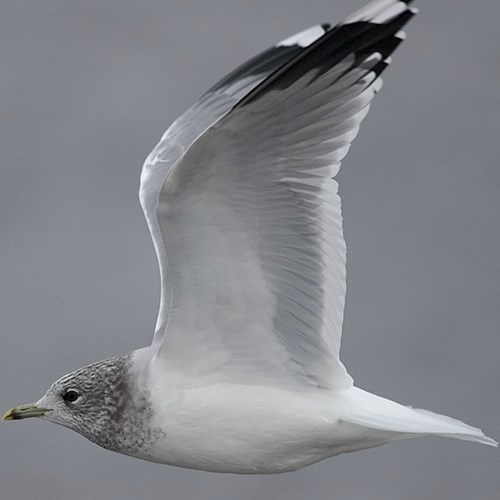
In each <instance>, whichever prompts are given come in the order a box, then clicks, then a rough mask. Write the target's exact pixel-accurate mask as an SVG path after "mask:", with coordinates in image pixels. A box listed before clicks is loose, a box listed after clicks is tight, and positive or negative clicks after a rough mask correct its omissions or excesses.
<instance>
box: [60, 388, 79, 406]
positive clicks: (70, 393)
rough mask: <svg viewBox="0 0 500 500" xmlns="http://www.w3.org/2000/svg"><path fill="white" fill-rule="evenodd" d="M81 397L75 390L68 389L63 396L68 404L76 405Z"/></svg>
mask: <svg viewBox="0 0 500 500" xmlns="http://www.w3.org/2000/svg"><path fill="white" fill-rule="evenodd" d="M79 397H80V394H79V393H78V392H77V391H75V390H74V389H68V390H67V391H66V392H65V393H64V394H63V399H64V401H66V403H74V402H75V401H76V400H77V399H78V398H79Z"/></svg>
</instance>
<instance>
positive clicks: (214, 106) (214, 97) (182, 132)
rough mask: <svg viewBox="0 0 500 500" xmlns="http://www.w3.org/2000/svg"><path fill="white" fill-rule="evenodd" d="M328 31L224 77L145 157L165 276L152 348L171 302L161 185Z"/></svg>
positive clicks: (147, 210) (296, 40)
mask: <svg viewBox="0 0 500 500" xmlns="http://www.w3.org/2000/svg"><path fill="white" fill-rule="evenodd" d="M328 27H329V26H328V25H323V26H313V27H312V28H309V29H307V30H305V31H302V32H301V33H298V34H296V35H294V36H293V37H290V38H287V39H286V40H283V41H281V42H279V43H277V44H276V45H274V46H273V47H271V48H269V49H268V50H266V51H264V52H262V53H261V54H259V55H258V56H256V57H254V58H252V59H250V60H249V61H247V62H246V63H244V64H243V65H242V66H240V67H239V68H237V69H236V70H235V71H233V72H232V73H230V74H229V75H227V76H226V77H224V78H223V79H222V80H220V81H219V82H218V83H217V84H216V85H214V86H213V87H212V88H211V89H210V90H208V91H207V92H206V93H205V94H204V95H203V96H202V97H201V98H200V100H199V101H198V102H196V103H195V104H194V105H193V106H192V107H191V108H189V109H188V110H187V111H186V112H185V113H184V114H183V115H181V116H180V117H179V118H178V119H177V120H176V121H175V122H174V123H173V124H172V125H171V126H170V127H169V128H168V130H167V131H166V132H165V134H164V135H163V137H162V138H161V140H160V142H159V143H158V144H157V145H156V147H155V148H154V149H153V151H151V153H150V154H149V156H148V158H147V159H146V161H145V163H144V166H143V169H142V173H141V186H140V189H139V198H140V201H141V205H142V208H143V210H144V215H145V217H146V221H147V223H148V226H149V230H150V232H151V236H152V239H153V244H154V246H155V250H156V255H157V258H158V263H159V266H160V278H161V299H160V310H159V313H158V319H157V321H156V327H155V336H154V339H153V344H158V343H159V342H161V339H162V338H163V334H164V332H165V327H166V320H167V316H168V307H169V303H170V286H169V272H168V265H167V256H166V253H165V247H164V243H163V239H162V236H161V234H160V230H159V227H158V219H157V215H156V208H157V206H158V200H159V197H160V190H161V186H162V185H163V181H164V179H165V177H166V175H167V173H168V172H169V170H170V168H172V166H173V165H174V164H175V162H176V161H177V160H178V159H179V157H180V156H181V155H182V154H183V153H184V152H185V151H186V150H187V149H188V148H189V146H190V145H191V144H192V142H193V141H194V140H195V139H196V138H197V137H198V136H199V135H200V134H201V133H202V132H204V131H205V130H206V129H207V128H208V127H209V126H210V125H212V124H213V123H214V122H215V121H217V120H218V119H219V118H221V117H222V116H224V115H225V114H226V113H227V112H229V111H230V110H231V108H232V107H233V106H234V105H235V104H236V103H237V102H238V101H240V99H241V98H242V97H243V96H245V95H246V94H248V92H250V91H251V90H252V89H253V88H255V87H256V86H258V85H259V84H260V83H261V82H262V81H263V80H265V79H266V77H268V76H269V75H270V74H272V73H273V72H274V71H276V70H277V69H278V68H280V67H281V66H282V65H283V64H285V63H287V62H288V61H289V60H290V59H292V58H293V57H295V56H297V54H299V53H300V52H302V51H303V50H304V49H305V48H306V47H307V46H308V45H310V44H311V43H313V42H314V41H315V40H317V39H318V38H319V37H321V36H322V35H324V34H325V32H326V30H327V29H328Z"/></svg>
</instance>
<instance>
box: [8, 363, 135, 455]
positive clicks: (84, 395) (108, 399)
mask: <svg viewBox="0 0 500 500" xmlns="http://www.w3.org/2000/svg"><path fill="white" fill-rule="evenodd" d="M128 359H129V356H119V357H114V358H109V359H106V360H103V361H99V362H97V363H92V364H90V365H88V366H85V367H84V368H80V369H79V370H75V371H74V372H71V373H69V374H67V375H64V376H63V377H61V378H60V379H59V380H57V381H56V382H54V383H53V384H52V386H51V387H50V388H49V390H48V391H47V392H46V393H45V395H44V396H43V397H42V398H41V399H40V400H38V401H37V402H36V403H34V404H24V405H20V406H15V407H14V408H12V409H11V410H9V411H8V412H6V413H5V415H4V416H3V419H4V420H21V419H25V418H30V417H40V418H42V419H44V420H48V421H50V422H54V423H56V424H59V425H63V426H64V427H68V428H69V429H71V430H74V431H76V432H78V433H80V434H82V435H83V436H85V437H86V438H87V439H90V440H91V441H93V442H95V443H97V444H99V445H101V446H104V447H106V448H110V447H111V446H109V444H110V443H107V441H106V435H107V434H108V433H109V431H110V429H111V428H113V429H114V428H115V427H116V426H117V423H119V422H120V420H121V417H122V414H123V412H124V409H125V407H126V406H127V403H128V394H129V392H128V384H127V380H128V376H127V375H128V364H129V363H128Z"/></svg>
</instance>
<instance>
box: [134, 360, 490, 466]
mask: <svg viewBox="0 0 500 500" xmlns="http://www.w3.org/2000/svg"><path fill="white" fill-rule="evenodd" d="M153 366H154V363H153ZM149 369H151V365H149V368H147V370H148V371H149ZM153 372H154V370H153ZM150 375H154V373H150ZM169 378H170V380H175V376H174V374H172V377H166V376H160V377H159V376H158V374H156V376H152V377H147V379H145V386H144V388H143V389H144V390H145V391H147V392H148V396H149V397H150V398H151V402H152V409H153V413H154V417H153V421H152V422H151V423H152V426H153V428H154V429H155V431H156V432H155V434H156V435H160V436H161V437H159V438H158V439H156V440H155V441H154V443H153V446H152V447H151V449H148V450H147V451H146V450H144V453H141V454H140V455H139V456H138V458H142V459H145V460H149V461H153V462H159V463H164V464H169V465H176V466H179V467H186V468H192V469H202V470H206V471H213V472H232V473H240V474H252V473H260V474H262V473H277V472H286V471H292V470H296V469H299V468H301V467H305V466H307V465H310V464H312V463H315V462H318V461H320V460H323V459H325V458H328V457H332V456H335V455H338V454H340V453H347V452H352V451H357V450H361V449H365V448H372V447H374V446H379V445H381V444H384V443H388V442H390V441H396V440H401V439H408V438H411V437H417V436H422V435H430V434H435V435H441V436H445V437H454V438H458V439H466V440H472V441H478V442H482V443H484V444H490V445H494V444H495V442H494V441H493V440H491V439H489V438H486V437H485V436H484V435H483V433H482V432H481V431H480V430H479V429H475V428H473V427H470V426H468V425H467V424H464V423H462V422H460V421H458V420H454V419H451V418H450V417H445V416H442V415H437V414H433V413H431V412H427V411H424V410H414V409H411V408H408V407H405V406H402V405H399V404H398V403H395V402H392V401H389V400H387V399H384V398H381V397H378V396H375V395H373V394H370V393H367V392H365V391H363V390H361V389H358V388H356V387H351V388H350V389H348V390H343V391H336V392H334V391H330V390H326V389H318V388H306V387H300V386H297V387H296V388H286V389H285V388H283V389H282V388H276V387H268V386H257V385H241V384H229V383H223V384H212V385H208V386H205V387H193V388H189V389H186V388H184V389H179V388H175V387H173V386H171V385H166V384H161V385H159V384H158V383H157V382H156V383H154V384H151V383H150V381H151V380H155V381H158V380H163V381H165V380H169ZM146 380H149V381H146ZM158 431H160V432H158Z"/></svg>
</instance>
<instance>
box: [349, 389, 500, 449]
mask: <svg viewBox="0 0 500 500" xmlns="http://www.w3.org/2000/svg"><path fill="white" fill-rule="evenodd" d="M345 402H346V407H345V410H346V411H345V415H344V416H343V417H342V419H343V420H345V421H346V422H350V423H352V424H356V425H361V426H363V427H369V428H371V429H379V430H385V431H391V432H398V433H405V434H416V435H418V434H420V435H437V436H442V437H449V438H454V439H462V440H464V441H474V442H476V443H482V444H486V445H488V446H498V443H497V442H496V441H495V440H494V439H491V438H489V437H487V436H485V435H484V433H483V431H482V430H481V429H478V428H476V427H472V426H470V425H468V424H465V423H464V422H461V421H460V420H456V419H454V418H451V417H448V416H446V415H439V414H437V413H433V412H431V411H427V410H421V409H417V408H411V407H408V406H403V405H400V404H399V403H396V402H394V401H390V400H389V399H385V398H382V397H380V396H376V395H375V394H371V393H369V392H366V391H363V390H361V389H358V388H357V387H352V388H351V389H349V390H347V391H345Z"/></svg>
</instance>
